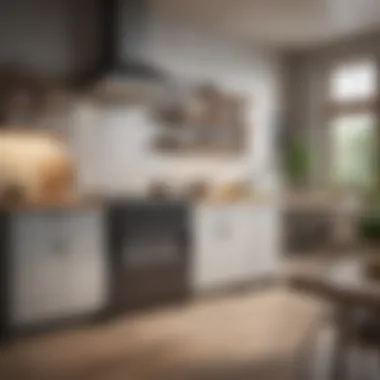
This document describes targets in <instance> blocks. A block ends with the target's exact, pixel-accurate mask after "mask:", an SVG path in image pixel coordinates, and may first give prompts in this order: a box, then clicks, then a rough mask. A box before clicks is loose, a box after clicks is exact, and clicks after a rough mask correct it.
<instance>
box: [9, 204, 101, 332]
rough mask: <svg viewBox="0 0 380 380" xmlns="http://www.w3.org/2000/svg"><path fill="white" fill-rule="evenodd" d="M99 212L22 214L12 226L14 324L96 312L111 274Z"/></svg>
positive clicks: (12, 313) (12, 307) (12, 302)
mask: <svg viewBox="0 0 380 380" xmlns="http://www.w3.org/2000/svg"><path fill="white" fill-rule="evenodd" d="M102 223H103V218H102V213H101V212H100V211H83V212H78V213H73V212H71V211H70V212H61V213H44V214H34V213H33V214H32V213H31V214H20V215H17V216H15V217H14V219H13V223H12V237H11V238H12V248H11V250H12V263H11V267H12V273H11V276H10V277H11V284H10V289H11V321H12V322H11V323H12V325H13V326H15V327H17V326H23V325H29V324H36V323H43V322H45V321H53V320H55V319H64V318H67V317H72V316H75V315H82V314H86V313H90V312H93V311H97V310H98V309H100V308H101V307H102V306H104V304H105V302H106V296H107V295H106V291H107V277H106V276H107V270H106V256H105V250H104V243H105V239H104V236H103V231H104V227H103V225H102Z"/></svg>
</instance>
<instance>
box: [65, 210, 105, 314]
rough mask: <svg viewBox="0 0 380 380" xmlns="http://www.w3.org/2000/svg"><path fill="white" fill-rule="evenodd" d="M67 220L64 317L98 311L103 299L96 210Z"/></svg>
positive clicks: (99, 216) (100, 220) (102, 263)
mask: <svg viewBox="0 0 380 380" xmlns="http://www.w3.org/2000/svg"><path fill="white" fill-rule="evenodd" d="M67 218H68V230H69V244H70V252H69V254H68V255H67V257H66V258H65V273H66V275H65V283H64V291H63V298H62V300H63V302H64V304H65V310H66V313H69V314H70V315H76V314H86V313H90V312H94V311H97V310H99V309H101V308H102V307H103V306H104V305H105V302H106V298H107V294H106V292H107V272H108V271H107V265H106V255H105V247H104V244H105V236H104V231H105V227H104V226H103V223H104V218H103V213H102V212H101V211H100V210H88V211H78V212H74V213H70V214H69V215H68V216H67Z"/></svg>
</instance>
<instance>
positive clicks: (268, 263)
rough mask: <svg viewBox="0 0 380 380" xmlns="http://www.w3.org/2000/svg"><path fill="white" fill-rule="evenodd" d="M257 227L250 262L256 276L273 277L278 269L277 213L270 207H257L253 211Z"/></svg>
mask: <svg viewBox="0 0 380 380" xmlns="http://www.w3.org/2000/svg"><path fill="white" fill-rule="evenodd" d="M254 218H255V219H256V222H255V225H256V226H257V228H256V232H255V238H254V242H253V246H254V249H253V254H252V256H251V260H253V261H254V262H255V264H256V273H257V275H258V276H268V275H275V274H276V273H277V272H278V271H279V269H280V225H279V223H280V221H279V214H278V211H277V210H276V209H275V208H274V207H270V206H265V205H264V206H261V207H260V206H258V207H256V209H255V211H254Z"/></svg>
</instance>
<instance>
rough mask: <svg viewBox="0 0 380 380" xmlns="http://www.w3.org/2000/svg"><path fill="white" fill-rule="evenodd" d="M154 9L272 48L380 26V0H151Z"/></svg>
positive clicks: (305, 42) (300, 45)
mask: <svg viewBox="0 0 380 380" xmlns="http://www.w3.org/2000/svg"><path fill="white" fill-rule="evenodd" d="M152 1H153V6H154V9H155V11H156V12H159V13H160V14H163V15H165V16H167V17H172V18H175V19H177V20H179V21H184V22H187V23H190V24H194V25H200V26H202V27H203V28H210V29H212V30H214V31H216V32H220V33H223V34H227V35H231V36H234V37H237V38H241V39H244V40H248V41H252V42H256V43H257V42H258V43H261V44H268V45H271V46H274V47H281V48H293V47H309V46H310V45H315V44H318V43H323V42H328V41H332V40H335V39H339V38H342V37H347V36H352V35H356V34H362V33H365V32H370V31H373V30H376V29H379V30H380V0H152Z"/></svg>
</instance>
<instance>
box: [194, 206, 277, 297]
mask: <svg viewBox="0 0 380 380" xmlns="http://www.w3.org/2000/svg"><path fill="white" fill-rule="evenodd" d="M277 219H278V218H277V212H276V210H275V208H274V207H272V206H267V205H252V204H233V205H200V206H198V207H197V208H196V209H195V211H194V214H193V235H194V244H193V250H194V251H193V265H192V284H193V289H194V291H195V292H197V291H202V290H207V289H211V288H218V287H226V286H229V285H234V284H239V283H244V282H249V281H254V280H259V279H262V278H264V277H265V278H266V277H268V276H273V275H275V274H276V272H277V271H278V269H279V249H280V246H279V245H280V236H279V225H278V221H277Z"/></svg>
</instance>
